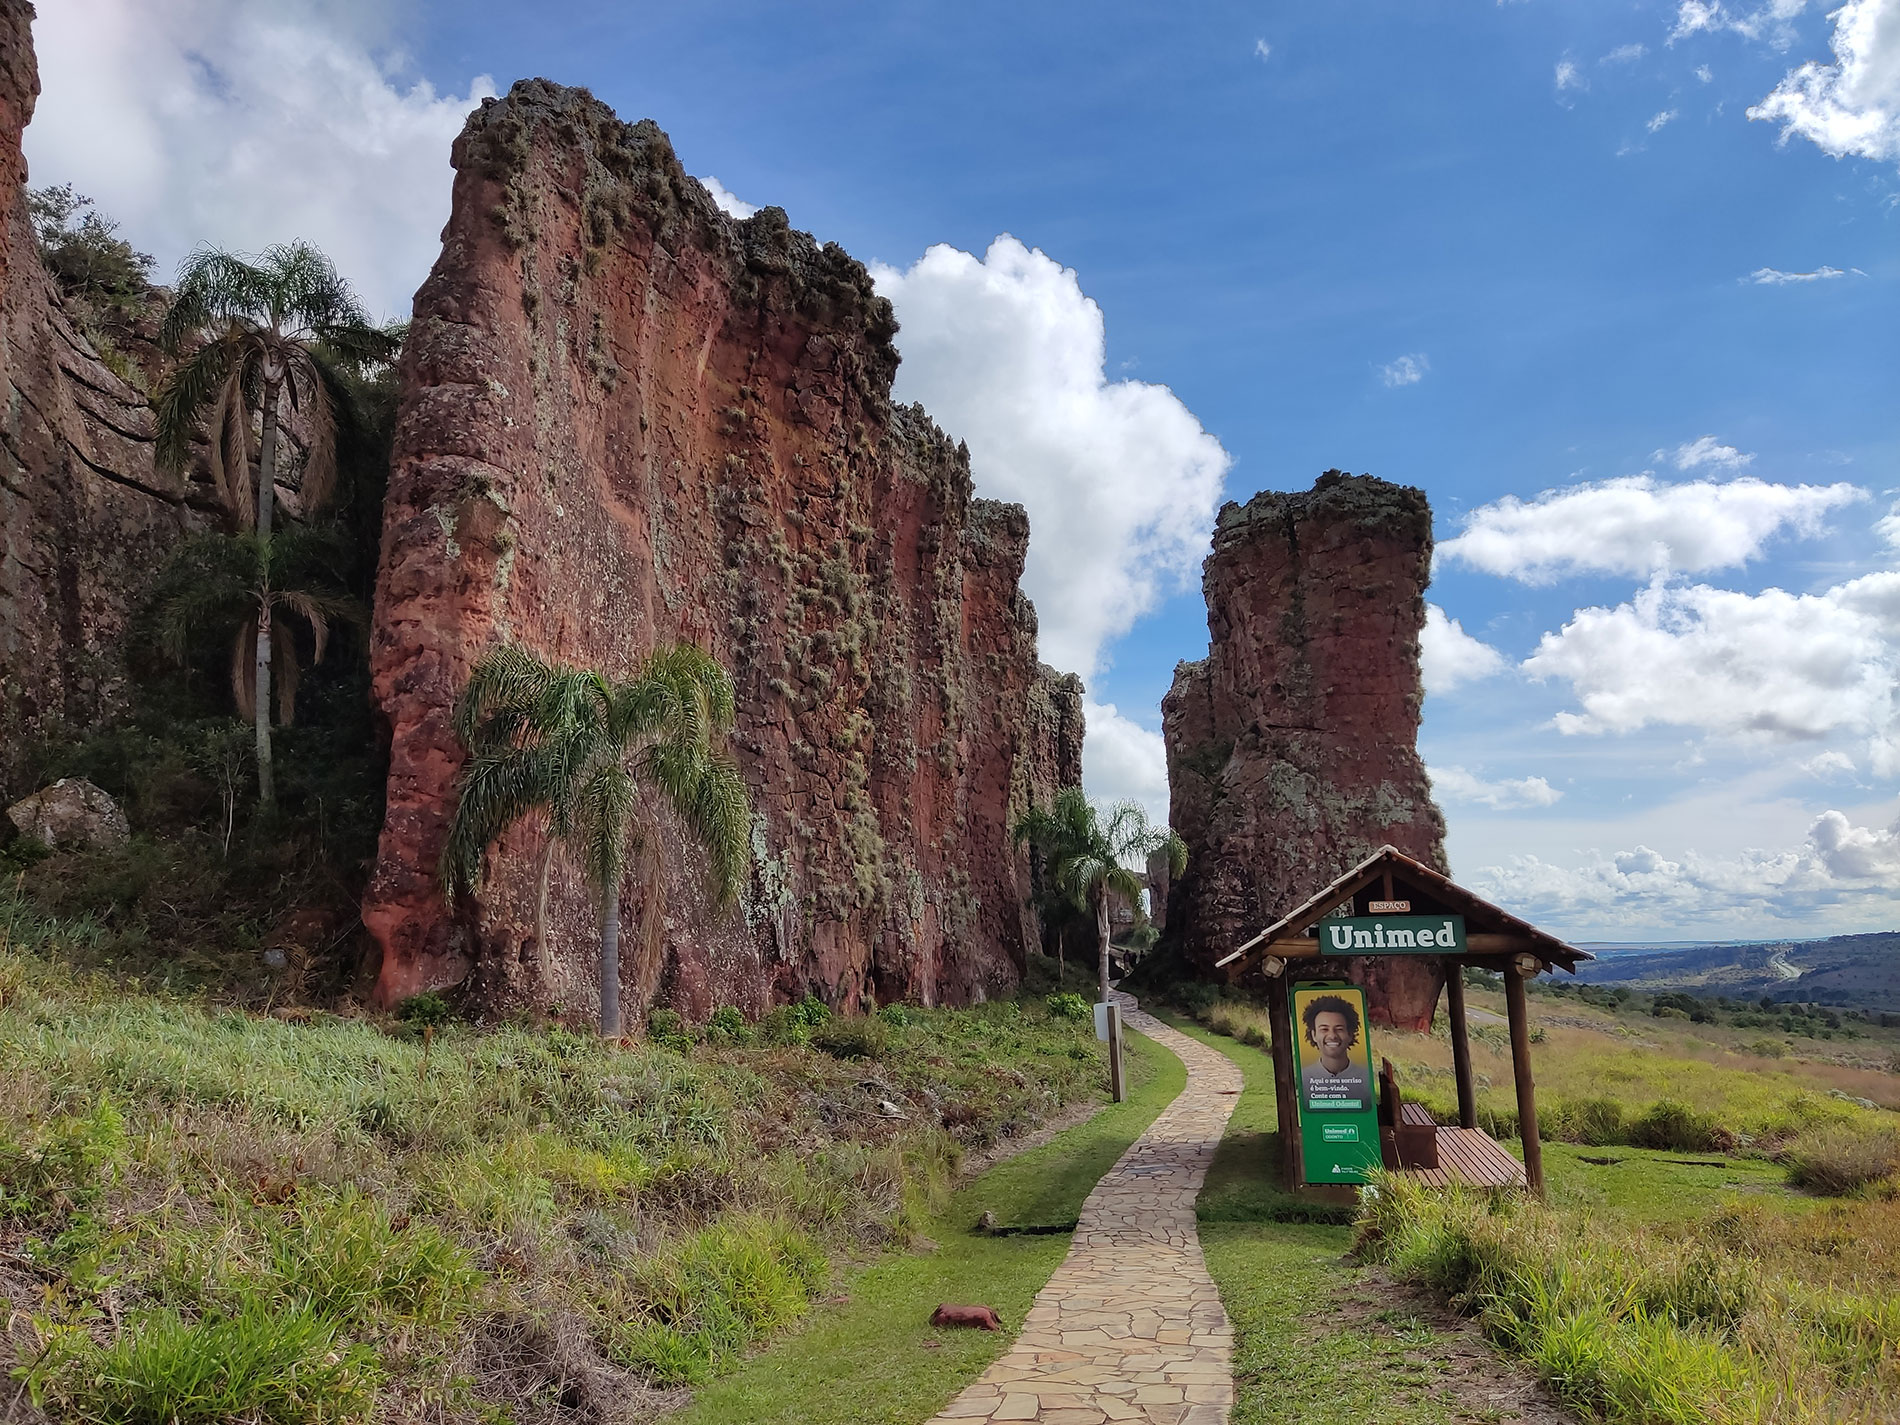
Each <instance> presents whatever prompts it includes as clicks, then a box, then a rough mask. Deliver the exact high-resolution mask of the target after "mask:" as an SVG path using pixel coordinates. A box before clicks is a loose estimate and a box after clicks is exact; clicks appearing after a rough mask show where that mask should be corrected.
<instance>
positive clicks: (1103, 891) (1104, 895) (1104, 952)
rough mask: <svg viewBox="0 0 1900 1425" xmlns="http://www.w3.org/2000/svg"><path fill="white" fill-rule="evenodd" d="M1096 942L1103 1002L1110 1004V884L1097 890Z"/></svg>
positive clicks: (1105, 883)
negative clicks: (1100, 963)
mask: <svg viewBox="0 0 1900 1425" xmlns="http://www.w3.org/2000/svg"><path fill="white" fill-rule="evenodd" d="M1095 940H1096V950H1097V952H1098V953H1099V954H1100V956H1101V961H1102V1002H1103V1003H1104V1004H1106V1003H1107V1002H1108V883H1107V882H1106V881H1104V882H1103V883H1102V884H1101V885H1100V886H1098V887H1096V890H1095Z"/></svg>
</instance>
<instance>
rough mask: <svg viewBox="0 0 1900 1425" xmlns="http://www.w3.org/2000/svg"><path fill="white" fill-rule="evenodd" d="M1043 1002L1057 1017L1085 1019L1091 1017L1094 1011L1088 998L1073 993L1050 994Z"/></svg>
mask: <svg viewBox="0 0 1900 1425" xmlns="http://www.w3.org/2000/svg"><path fill="white" fill-rule="evenodd" d="M1043 1004H1044V1005H1046V1006H1047V1007H1048V1010H1049V1013H1050V1014H1052V1015H1054V1016H1055V1017H1056V1018H1057V1019H1075V1020H1083V1019H1088V1018H1090V1017H1091V1015H1093V1013H1094V1010H1093V1008H1092V1007H1091V1006H1090V1004H1089V1002H1088V1001H1087V1000H1085V999H1083V998H1082V996H1081V995H1078V994H1073V993H1070V994H1057V995H1050V996H1049V997H1048V998H1047V999H1045V1000H1044V1001H1043Z"/></svg>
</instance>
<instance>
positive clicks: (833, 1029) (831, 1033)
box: [811, 1017, 891, 1059]
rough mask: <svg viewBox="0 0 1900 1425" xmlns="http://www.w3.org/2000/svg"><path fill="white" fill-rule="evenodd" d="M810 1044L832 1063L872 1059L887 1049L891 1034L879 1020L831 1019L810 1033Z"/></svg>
mask: <svg viewBox="0 0 1900 1425" xmlns="http://www.w3.org/2000/svg"><path fill="white" fill-rule="evenodd" d="M811 1043H812V1047H813V1048H814V1049H820V1050H823V1051H824V1052H825V1053H827V1054H829V1055H831V1057H832V1058H834V1059H875V1058H877V1057H878V1055H880V1054H882V1053H883V1052H884V1051H885V1050H886V1049H888V1048H889V1047H890V1043H891V1031H890V1026H889V1025H887V1024H885V1023H884V1022H883V1021H882V1020H878V1019H872V1018H868V1017H866V1018H862V1019H834V1020H832V1021H831V1022H830V1023H829V1024H821V1025H819V1026H818V1028H816V1029H814V1030H812V1033H811Z"/></svg>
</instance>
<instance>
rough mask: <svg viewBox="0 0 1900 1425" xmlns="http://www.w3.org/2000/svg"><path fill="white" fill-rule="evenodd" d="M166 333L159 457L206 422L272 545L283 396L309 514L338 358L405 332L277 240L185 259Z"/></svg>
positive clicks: (313, 256)
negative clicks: (264, 247) (374, 319)
mask: <svg viewBox="0 0 1900 1425" xmlns="http://www.w3.org/2000/svg"><path fill="white" fill-rule="evenodd" d="M159 344H160V345H161V346H162V347H164V349H165V350H166V351H167V352H170V353H172V354H174V355H179V356H181V358H182V359H181V360H180V361H179V363H178V365H177V366H175V367H174V368H173V369H172V371H171V373H170V375H168V376H167V377H166V378H165V383H164V385H163V386H162V387H161V388H160V390H159V393H158V399H157V400H156V401H155V402H154V403H153V405H154V408H155V409H156V411H157V414H158V459H159V462H160V464H162V465H164V466H165V467H166V468H168V469H172V470H183V469H184V468H185V466H186V465H187V464H188V463H189V461H190V459H191V442H192V438H193V437H194V436H195V435H197V434H198V432H199V427H200V425H201V424H202V426H203V428H204V433H205V436H206V439H207V441H208V443H209V446H210V458H211V478H212V480H213V482H214V483H215V484H216V485H217V487H218V495H219V498H220V499H222V500H223V501H224V505H225V508H226V509H227V510H228V511H229V512H230V514H231V519H232V522H233V523H234V524H235V526H236V527H237V529H238V530H239V531H242V532H247V533H248V532H252V531H254V532H255V533H256V536H257V538H258V539H259V540H261V541H263V543H264V546H265V547H268V545H269V541H270V537H271V525H272V519H273V510H274V506H275V503H276V489H277V456H278V450H277V446H278V422H279V419H280V416H281V415H282V407H283V405H284V403H285V402H286V401H288V402H289V406H290V409H291V410H292V411H293V412H295V413H297V415H298V416H299V417H300V418H301V421H302V424H303V428H304V431H305V433H306V434H307V437H308V446H307V449H306V451H305V455H304V462H303V470H302V475H301V479H300V482H299V485H298V491H299V494H300V496H301V498H302V504H303V513H304V514H306V515H308V514H310V513H312V512H313V511H315V510H316V509H317V508H319V507H320V506H321V505H323V504H324V502H325V501H326V500H327V499H328V498H329V495H330V492H331V490H332V488H333V487H334V484H335V480H336V401H335V398H334V395H333V392H334V391H335V390H336V388H337V379H336V376H335V374H334V372H333V371H332V370H331V369H330V366H331V364H332V363H334V362H339V361H340V362H343V363H347V364H351V365H361V364H363V363H366V362H376V361H386V360H388V359H389V357H390V356H391V355H393V354H394V352H395V349H396V346H397V338H396V336H395V335H394V334H392V333H390V332H386V331H384V330H382V329H380V328H378V327H376V326H374V325H373V324H372V323H371V322H370V320H369V317H368V316H367V315H366V314H365V313H364V311H363V308H362V307H361V305H360V304H359V303H358V302H357V300H356V297H355V296H354V294H352V293H351V291H350V288H349V284H348V283H346V282H345V281H344V280H343V279H342V278H341V277H340V276H338V275H337V270H336V268H335V266H333V265H332V264H331V262H330V259H329V258H327V257H325V256H324V255H323V254H322V253H321V252H319V251H317V249H316V248H314V247H311V246H310V245H309V244H307V243H291V244H289V245H288V246H281V247H273V248H271V249H270V250H269V251H268V252H266V253H265V254H264V255H263V257H262V258H260V259H259V260H258V261H257V262H247V261H246V260H244V259H243V258H241V257H234V256H232V255H231V254H230V253H226V252H217V251H213V250H209V249H207V250H202V251H199V252H196V253H193V254H192V255H191V256H190V257H188V258H186V259H185V262H184V265H183V266H182V267H180V268H179V270H178V281H177V284H176V286H175V287H174V289H173V294H172V304H171V307H170V309H169V310H168V311H167V312H166V313H165V320H164V322H163V324H162V325H161V326H160V328H159ZM254 420H255V423H256V426H257V437H256V438H257V471H256V475H255V476H253V475H252V472H251V450H252V439H253V436H252V429H253V421H254ZM271 613H272V608H271V605H270V604H269V603H268V601H267V602H266V603H264V604H262V605H260V607H259V614H258V627H257V635H256V639H257V641H256V651H255V655H254V659H253V669H252V683H253V696H252V706H253V714H254V721H255V725H256V729H257V794H258V800H259V801H260V802H263V803H269V802H270V801H271V800H272V799H273V796H274V790H273V785H272V779H271V742H270V705H271V674H272V665H273V661H274V658H275V656H276V655H275V651H274V648H273V645H272V641H271Z"/></svg>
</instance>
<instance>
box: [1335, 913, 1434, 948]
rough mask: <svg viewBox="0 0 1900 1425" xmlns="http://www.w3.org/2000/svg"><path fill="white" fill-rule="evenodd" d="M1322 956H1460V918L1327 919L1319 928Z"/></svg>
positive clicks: (1396, 916)
mask: <svg viewBox="0 0 1900 1425" xmlns="http://www.w3.org/2000/svg"><path fill="white" fill-rule="evenodd" d="M1318 930H1319V946H1320V950H1319V952H1320V954H1322V955H1461V954H1463V953H1464V949H1465V918H1464V917H1463V916H1462V915H1355V916H1350V917H1345V916H1342V917H1339V918H1337V919H1335V918H1332V917H1328V918H1327V919H1325V920H1322V921H1321V922H1320V923H1319V926H1318Z"/></svg>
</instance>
